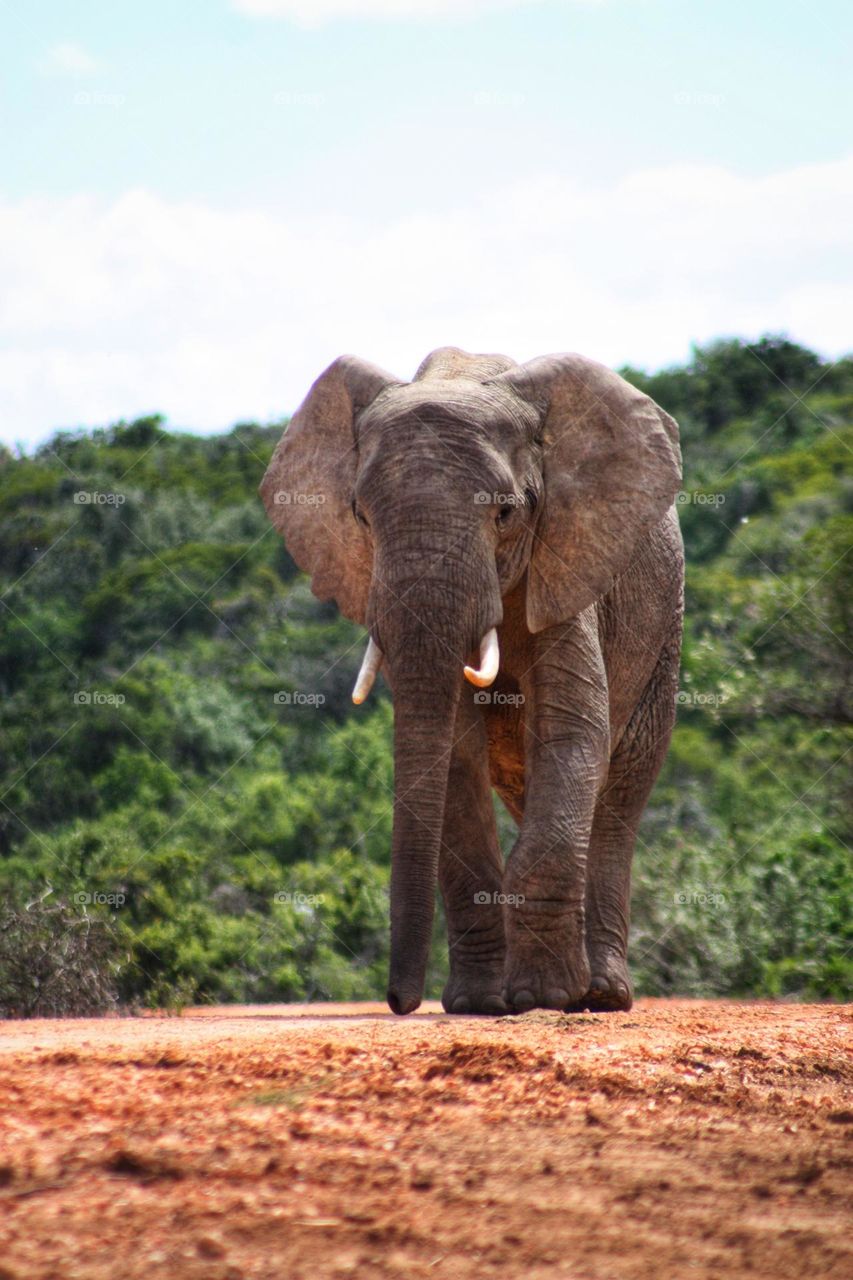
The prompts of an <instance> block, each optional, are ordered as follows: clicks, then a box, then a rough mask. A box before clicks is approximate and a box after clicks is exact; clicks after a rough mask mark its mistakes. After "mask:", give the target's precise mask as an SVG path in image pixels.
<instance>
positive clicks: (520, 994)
mask: <svg viewBox="0 0 853 1280" xmlns="http://www.w3.org/2000/svg"><path fill="white" fill-rule="evenodd" d="M512 1004H513V1008H514V1009H515V1011H516V1013H527V1011H528V1009H532V1008H533V1007H534V1006H535V1004H536V1001H535V1000H534V998H533V992H532V991H516V993H515V995H514V996H513V998H512Z"/></svg>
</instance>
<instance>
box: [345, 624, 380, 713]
mask: <svg viewBox="0 0 853 1280" xmlns="http://www.w3.org/2000/svg"><path fill="white" fill-rule="evenodd" d="M381 665H382V650H381V649H380V648H379V645H378V644H374V642H373V637H371V638H370V639H369V640H368V642H367V651H366V652H365V655H364V661H363V662H362V664H361V670H360V671H359V673H358V679H357V680H356V682H355V688H354V689H353V691H352V700H353V702H354V703H355V704H356V706H359V705H360V704H361V703H362V702H364V699H365V698H366V697H367V695H368V694H369V693H370V690H371V689H372V688H373V681H374V680H375V679H376V673H377V671H378V670H379V668H380V667H381Z"/></svg>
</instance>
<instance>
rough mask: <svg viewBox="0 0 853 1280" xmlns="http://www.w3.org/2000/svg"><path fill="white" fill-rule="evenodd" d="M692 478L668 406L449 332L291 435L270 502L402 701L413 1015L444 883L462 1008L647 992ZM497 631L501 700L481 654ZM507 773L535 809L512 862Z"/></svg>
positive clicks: (569, 359)
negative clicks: (642, 965) (684, 504)
mask: <svg viewBox="0 0 853 1280" xmlns="http://www.w3.org/2000/svg"><path fill="white" fill-rule="evenodd" d="M680 480H681V470H680V454H679V449H678V429H677V427H676V424H675V422H674V421H673V420H672V418H670V417H669V416H668V415H667V414H666V413H664V412H663V410H662V409H659V408H658V406H657V405H655V404H654V402H653V401H651V400H650V399H649V398H648V397H647V396H644V395H643V394H642V393H640V392H639V391H636V390H635V389H634V388H632V387H631V386H629V385H628V384H627V383H626V382H624V381H623V380H622V379H621V378H619V377H618V376H617V375H616V374H614V373H612V372H611V371H609V370H608V369H606V368H604V367H603V366H602V365H599V364H596V363H594V362H593V361H590V360H586V359H584V358H583V357H580V356H576V355H556V356H545V357H541V358H540V359H537V360H533V361H530V362H529V363H527V364H525V365H518V364H516V363H515V362H514V361H512V360H510V359H509V358H508V357H506V356H496V355H492V356H485V355H469V354H467V353H465V352H462V351H459V350H458V349H456V348H452V347H447V348H441V349H440V350H438V351H435V352H433V354H432V355H431V356H429V357H428V358H427V359H426V360H425V361H424V363H423V364H422V365H421V367H420V369H419V370H418V372H417V375H416V377H415V379H414V381H412V382H411V383H405V382H400V381H398V380H397V379H395V378H393V377H391V376H390V375H389V374H386V373H384V372H383V371H382V370H380V369H377V368H376V367H375V366H373V365H370V364H367V363H366V362H364V361H362V360H360V359H357V358H356V357H353V356H343V357H341V358H340V359H339V360H336V361H335V362H334V364H332V365H331V366H330V367H329V368H328V369H327V370H326V372H325V373H324V374H322V375H321V377H320V378H318V380H317V382H315V384H314V386H313V387H312V388H311V391H310V392H309V394H308V397H307V398H306V400H305V402H304V403H303V405H302V406H301V408H300V409H299V411H298V413H297V414H296V415H295V416H294V418H293V420H292V421H291V423H290V426H289V428H288V430H287V432H286V433H285V435H284V436H283V437H282V440H281V442H280V444H279V445H278V448H277V450H276V452H275V455H274V457H273V459H272V461H271V462H270V465H269V468H268V470H267V473H266V475H265V477H264V480H263V483H262V485H261V494H262V497H263V500H264V503H265V505H266V508H267V511H268V513H269V515H270V517H271V519H272V521H273V523H274V524H275V526H276V528H277V529H278V530H279V531H280V532H281V533H282V534H283V536H284V538H285V541H286V543H287V546H288V548H289V550H290V552H291V554H292V555H293V557H294V559H295V560H296V561H297V563H298V564H299V565H300V566H301V567H302V568H303V569H305V570H306V571H307V572H308V573H309V574H310V575H311V579H312V589H313V591H314V593H315V594H316V595H317V596H319V597H320V599H330V598H334V599H336V600H337V602H338V605H339V607H340V608H341V610H342V612H343V613H344V614H346V615H347V616H348V617H350V618H352V619H354V620H355V621H357V622H359V623H362V624H365V625H366V626H367V628H368V629H369V632H370V635H371V636H372V637H373V639H374V640H375V641H376V643H377V644H378V645H379V647H380V648H381V650H382V653H383V655H384V662H383V667H382V670H383V673H384V675H385V677H386V679H387V680H388V681H389V684H390V686H391V690H392V693H393V698H394V759H395V804H394V828H393V849H392V876H391V966H390V979H389V986H388V1002H389V1005H390V1006H391V1008H392V1009H393V1010H394V1012H396V1013H409V1012H411V1011H412V1010H414V1009H416V1008H417V1006H418V1004H419V1003H420V1000H421V997H422V994H423V983H424V973H425V967H426V962H427V955H428V950H429V943H430V936H431V929H432V918H433V909H434V898H435V886H436V881H438V883H439V885H440V888H441V893H442V896H443V899H444V904H445V909H446V913H447V922H448V932H449V939H450V977H449V980H448V983H447V986H446V988H445V991H444V995H443V1003H444V1007H445V1009H446V1010H448V1011H449V1012H452V1013H485V1014H497V1013H504V1012H507V1011H512V1010H515V1011H518V1012H522V1011H525V1010H527V1009H531V1008H533V1007H536V1006H539V1007H542V1008H547V1009H564V1010H569V1009H580V1008H589V1009H594V1010H605V1009H628V1008H630V1006H631V1000H632V991H631V981H630V978H629V975H628V969H627V962H626V953H627V935H628V912H629V898H630V868H631V857H632V853H633V848H634V843H635V839H636V832H637V824H638V822H639V820H640V816H641V814H642V812H643V808H644V806H645V803H646V800H647V798H648V795H649V792H650V790H651V788H652V784H653V782H654V780H655V777H656V775H657V773H658V770H659V768H660V766H661V763H662V761H663V757H664V755H665V753H666V750H667V746H668V743H669V738H670V733H671V731H672V725H673V720H674V716H675V694H676V690H677V681H678V662H679V650H680V640H681V616H682V584H683V555H682V547H681V537H680V534H679V529H678V523H677V520H676V516H675V510H674V508H673V506H672V503H673V501H674V499H675V495H676V493H677V492H678V489H679V485H680ZM281 494H284V495H286V496H285V497H284V498H283V499H282V498H281V496H279V497H278V498H277V497H276V495H281ZM492 626H497V628H498V635H499V638H500V650H501V664H500V672H499V674H498V677H497V679H496V681H495V683H494V684H493V685H492V687H491V688H490V689H488V690H486V691H484V692H485V694H486V696H485V697H484V694H483V692H481V691H479V690H477V689H475V688H474V687H473V686H472V685H470V684H469V683H468V682H467V681H466V680H465V679H464V678H463V675H462V667H463V662H465V661H468V662H470V663H472V664H473V665H474V666H477V665H479V664H478V661H477V652H478V646H479V642H480V639H481V637H482V636H483V634H484V633H485V632H486V631H487V630H488V629H489V628H490V627H492ZM522 699H523V701H522ZM492 787H494V788H495V789H496V790H497V792H498V794H499V795H500V796H501V798H502V800H503V801H504V803H505V804H506V806H507V808H508V809H509V811H510V813H511V814H512V815H513V817H514V818H515V820H516V821H517V823H518V824H519V835H518V839H517V840H516V843H515V846H514V848H513V850H512V852H511V854H510V855H509V858H508V859H507V862H506V866H505V867H504V865H503V860H502V857H501V854H500V850H499V846H498V839H497V834H496V830H495V822H494V816H493V811H492V797H491V789H492ZM504 898H506V899H508V900H507V901H504V900H503V899H504Z"/></svg>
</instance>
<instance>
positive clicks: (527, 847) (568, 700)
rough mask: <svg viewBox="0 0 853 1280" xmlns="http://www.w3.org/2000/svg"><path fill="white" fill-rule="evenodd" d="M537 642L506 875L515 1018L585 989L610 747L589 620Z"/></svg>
mask: <svg viewBox="0 0 853 1280" xmlns="http://www.w3.org/2000/svg"><path fill="white" fill-rule="evenodd" d="M586 612H587V613H589V614H591V613H592V611H591V610H588V611H586ZM536 642H537V643H536V649H537V657H536V661H535V664H534V667H533V669H532V671H531V673H530V678H529V680H528V682H527V683H528V688H529V699H528V706H527V707H525V717H526V726H525V735H526V736H525V758H526V761H527V768H526V785H525V804H524V819H523V821H522V825H521V832H520V834H519V837H518V840H517V841H516V844H515V847H514V849H513V851H512V853H511V855H510V857H509V859H508V861H507V866H506V872H505V874H504V894H505V901H506V906H505V908H504V924H505V930H506V940H507V957H506V966H505V977H504V985H503V996H504V999H505V1001H506V1002H507V1004H508V1005H509V1006H510V1007H511V1008H513V1009H514V1010H516V1011H517V1012H519V1013H523V1012H525V1011H526V1010H528V1009H532V1008H536V1007H538V1008H545V1009H566V1008H568V1007H569V1006H571V1005H572V1004H574V1003H575V1002H576V1001H577V1000H578V999H580V997H581V996H583V995H584V994H585V993H586V991H587V989H588V985H589V978H590V969H589V960H588V957H587V951H586V942H585V927H584V899H585V893H586V865H587V850H588V846H589V840H590V833H591V830H592V822H593V816H594V813H595V805H596V799H597V797H598V794H599V791H600V789H601V786H602V784H603V781H604V778H605V777H606V774H607V764H608V756H609V741H610V738H609V721H608V704H607V681H606V676H605V673H604V664H603V661H602V658H601V652H600V649H599V644H598V633H597V628H596V626H595V620H594V617H586V615H585V614H581V615H580V616H579V617H578V618H576V619H574V620H573V621H572V622H571V623H568V624H565V625H564V626H562V627H559V628H553V629H552V630H550V631H547V632H543V633H541V634H540V635H539V636H537V637H536Z"/></svg>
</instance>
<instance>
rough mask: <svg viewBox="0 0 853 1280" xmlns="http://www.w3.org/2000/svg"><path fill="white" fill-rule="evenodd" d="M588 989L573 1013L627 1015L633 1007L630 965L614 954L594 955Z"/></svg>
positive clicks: (572, 1010)
mask: <svg viewBox="0 0 853 1280" xmlns="http://www.w3.org/2000/svg"><path fill="white" fill-rule="evenodd" d="M591 969H592V971H591V976H590V980H589V988H588V990H587V992H586V994H585V995H584V996H583V998H582V999H581V1000H578V1001H577V1003H576V1004H575V1005H573V1007H572V1009H571V1010H570V1012H572V1013H581V1012H583V1010H585V1009H588V1010H589V1012H590V1013H616V1012H618V1011H625V1012H627V1010H628V1009H630V1008H631V1005H632V1004H633V1003H634V992H633V988H632V986H631V979H630V977H629V974H628V965H627V963H626V962H625V960H624V959H623V958H622V956H617V955H613V953H612V952H606V953H605V952H602V953H599V954H596V953H595V952H593V954H592V967H591Z"/></svg>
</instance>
